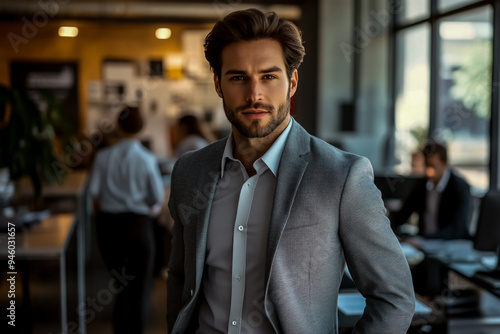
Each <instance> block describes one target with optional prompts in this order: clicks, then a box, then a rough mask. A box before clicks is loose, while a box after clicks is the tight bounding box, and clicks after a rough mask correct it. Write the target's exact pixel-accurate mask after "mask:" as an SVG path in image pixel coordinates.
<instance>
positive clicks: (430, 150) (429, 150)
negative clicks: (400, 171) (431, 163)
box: [422, 140, 448, 162]
mask: <svg viewBox="0 0 500 334" xmlns="http://www.w3.org/2000/svg"><path fill="white" fill-rule="evenodd" d="M422 153H423V154H424V157H428V156H430V155H433V154H437V155H438V156H439V160H441V161H442V162H448V152H447V149H446V146H445V145H444V144H440V143H438V142H436V141H433V140H430V141H428V142H427V143H426V144H425V146H424V148H423V149H422Z"/></svg>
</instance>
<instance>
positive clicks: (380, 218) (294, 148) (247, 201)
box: [167, 9, 415, 334]
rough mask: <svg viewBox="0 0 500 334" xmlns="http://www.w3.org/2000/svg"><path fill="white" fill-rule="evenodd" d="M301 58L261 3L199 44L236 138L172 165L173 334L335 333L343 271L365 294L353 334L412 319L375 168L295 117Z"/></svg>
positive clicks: (287, 29)
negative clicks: (294, 99) (346, 270)
mask: <svg viewBox="0 0 500 334" xmlns="http://www.w3.org/2000/svg"><path fill="white" fill-rule="evenodd" d="M304 54H305V50H304V47H303V45H302V38H301V33H300V31H299V29H298V28H297V27H296V26H295V25H294V24H293V23H291V22H289V21H286V20H283V19H280V18H279V17H278V15H276V13H267V14H264V13H262V12H261V11H259V10H257V9H248V10H243V11H236V12H233V13H230V14H228V15H227V16H226V17H224V18H223V19H222V20H221V21H219V22H217V23H216V24H215V26H214V28H213V29H212V31H211V32H210V33H209V34H208V35H207V37H206V39H205V56H206V58H207V60H208V61H209V63H210V66H211V68H212V69H213V72H214V76H213V78H214V85H215V90H216V92H217V94H218V95H219V97H220V98H221V99H222V104H223V107H224V111H225V113H226V117H227V118H228V120H229V121H230V123H231V125H232V128H231V129H232V130H231V134H230V135H229V136H228V137H226V138H224V139H222V140H219V141H217V142H215V143H212V144H210V145H208V146H207V147H205V148H202V149H200V150H197V151H193V152H189V153H185V154H184V155H182V156H181V157H180V158H179V159H178V160H177V162H176V164H175V167H174V169H173V173H172V182H171V194H170V200H169V208H170V212H171V214H172V218H173V220H174V226H173V239H172V251H171V256H170V261H169V273H168V281H167V282H168V284H167V287H168V288H167V323H168V327H169V333H170V334H179V333H189V334H191V333H197V334H214V333H231V334H233V333H259V334H267V333H285V334H286V333H315V334H316V333H317V334H326V333H336V332H337V331H338V329H337V328H338V324H337V301H338V293H339V288H340V283H341V280H342V277H343V274H344V268H345V265H346V263H347V265H348V267H349V271H350V273H351V275H352V277H353V279H354V282H355V284H356V286H357V288H358V290H359V291H360V292H361V294H363V296H364V297H366V307H365V310H364V313H363V315H362V316H361V318H360V319H359V320H358V322H357V323H356V325H355V328H354V331H353V333H384V334H391V333H392V334H404V333H406V331H407V329H408V327H409V325H410V323H411V320H412V316H413V313H414V310H415V299H414V293H413V286H412V281H411V276H410V270H409V266H408V262H407V261H406V259H405V257H404V254H403V252H402V249H401V246H400V244H399V242H398V240H397V238H396V236H395V235H394V233H393V232H392V230H391V227H390V224H389V220H388V219H387V217H386V214H385V208H384V205H383V202H382V198H381V196H380V192H379V191H378V190H377V188H376V187H375V184H374V182H373V169H372V166H371V164H370V162H369V161H368V159H366V158H364V157H360V156H357V155H354V154H350V153H347V152H344V151H341V150H339V149H337V148H335V147H333V146H331V145H329V144H327V143H326V142H324V141H322V140H320V139H318V138H316V137H313V136H311V135H310V134H308V133H307V132H306V130H305V129H303V128H302V127H301V126H300V125H299V124H298V123H297V122H296V121H295V120H294V119H293V118H292V117H291V116H290V98H291V97H292V96H293V95H294V94H295V92H296V89H297V85H298V68H299V66H300V64H301V62H302V59H303V57H304ZM303 112H307V110H304V111H303Z"/></svg>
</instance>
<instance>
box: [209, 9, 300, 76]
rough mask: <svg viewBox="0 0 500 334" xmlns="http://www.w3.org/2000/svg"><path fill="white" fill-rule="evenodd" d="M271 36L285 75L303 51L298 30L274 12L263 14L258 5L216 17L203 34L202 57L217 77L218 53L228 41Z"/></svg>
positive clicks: (296, 64) (218, 73)
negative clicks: (284, 66)
mask: <svg viewBox="0 0 500 334" xmlns="http://www.w3.org/2000/svg"><path fill="white" fill-rule="evenodd" d="M264 38H271V39H274V40H276V41H278V42H279V43H280V45H281V48H282V49H283V57H284V61H285V65H286V72H287V76H288V78H290V77H291V75H292V72H293V70H295V69H298V68H299V66H300V64H301V63H302V59H303V58H304V55H305V49H304V46H303V45H302V35H301V32H300V30H299V29H298V28H297V26H295V24H293V23H292V22H290V21H287V20H283V19H280V18H279V17H278V15H277V14H276V13H274V12H270V13H267V14H264V13H263V12H261V11H260V10H258V9H254V8H251V9H246V10H241V11H236V12H232V13H230V14H228V15H226V16H225V17H224V18H223V19H222V20H220V21H218V22H217V23H216V24H215V26H214V27H213V29H212V31H211V32H210V33H209V34H208V35H207V37H206V38H205V44H204V47H205V58H206V59H207V60H208V62H209V63H210V67H211V68H212V71H213V72H214V73H215V74H216V75H217V76H218V77H219V78H220V75H221V69H222V59H221V54H222V50H223V49H224V47H226V46H227V45H228V44H230V43H234V42H242V41H253V40H259V39H264Z"/></svg>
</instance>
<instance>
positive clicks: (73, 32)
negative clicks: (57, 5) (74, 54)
mask: <svg viewBox="0 0 500 334" xmlns="http://www.w3.org/2000/svg"><path fill="white" fill-rule="evenodd" d="M59 36H61V37H76V36H78V28H77V27H68V26H62V27H60V28H59Z"/></svg>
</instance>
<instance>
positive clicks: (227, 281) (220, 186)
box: [197, 122, 292, 334]
mask: <svg viewBox="0 0 500 334" xmlns="http://www.w3.org/2000/svg"><path fill="white" fill-rule="evenodd" d="M291 126H292V122H290V123H289V124H288V126H287V127H286V129H285V130H284V131H283V132H282V134H281V135H280V136H279V137H278V138H277V139H276V141H275V142H274V143H273V145H272V146H271V147H270V148H269V150H268V151H267V152H266V153H265V154H264V155H263V156H262V157H261V158H259V159H258V160H256V161H255V163H254V164H253V167H254V169H255V171H256V174H255V175H253V176H252V177H249V176H248V173H247V171H246V170H245V167H244V166H243V164H242V163H241V162H240V161H239V160H237V159H235V158H234V156H233V138H232V135H231V136H230V137H229V139H228V141H227V143H226V147H225V150H224V155H223V157H222V161H221V171H222V172H221V176H220V180H219V181H218V183H217V188H216V191H215V198H214V202H213V204H212V210H211V214H210V222H209V227H208V236H207V256H206V262H205V264H206V266H205V273H204V277H203V282H202V287H203V291H204V298H203V299H202V302H201V307H200V313H199V323H200V327H199V329H198V331H197V333H200V334H201V333H203V334H212V333H230V334H233V333H259V334H266V333H274V332H275V331H274V329H273V327H272V325H271V323H270V322H269V321H268V320H267V317H266V315H265V311H264V294H265V262H266V249H267V235H268V230H269V224H270V221H271V212H272V204H273V198H274V191H275V188H276V180H277V173H278V167H279V163H280V160H281V154H282V152H283V148H284V147H285V143H286V140H287V138H288V134H289V133H290V129H291Z"/></svg>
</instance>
